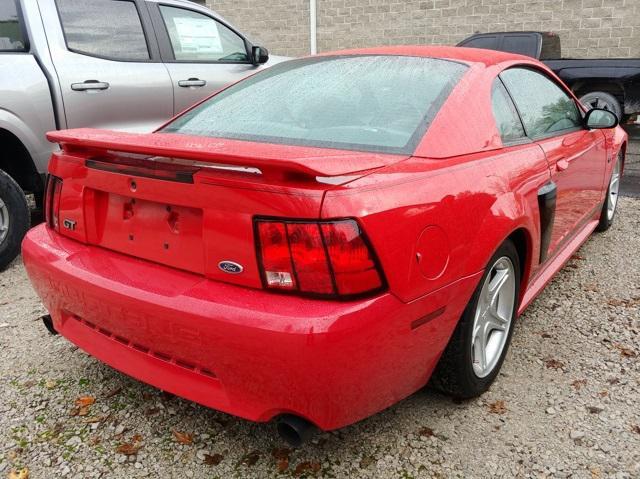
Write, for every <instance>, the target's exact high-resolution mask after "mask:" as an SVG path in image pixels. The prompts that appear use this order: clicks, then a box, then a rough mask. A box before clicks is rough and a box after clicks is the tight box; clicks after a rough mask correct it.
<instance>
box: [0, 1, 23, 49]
mask: <svg viewBox="0 0 640 479" xmlns="http://www.w3.org/2000/svg"><path fill="white" fill-rule="evenodd" d="M25 48H26V40H25V38H24V35H23V29H22V25H21V23H20V18H19V16H18V8H17V5H16V3H15V1H14V0H2V1H0V52H23V51H25Z"/></svg>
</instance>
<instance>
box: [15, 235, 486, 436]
mask: <svg viewBox="0 0 640 479" xmlns="http://www.w3.org/2000/svg"><path fill="white" fill-rule="evenodd" d="M23 259H24V263H25V266H26V269H27V272H28V274H29V277H30V279H31V281H32V283H33V285H34V287H35V289H36V291H37V292H38V294H39V295H40V297H41V298H42V300H43V302H44V304H45V306H46V307H47V309H48V310H49V312H50V314H51V316H52V318H53V322H54V326H55V328H56V330H57V331H58V332H59V333H60V334H62V335H63V336H65V337H66V338H67V339H68V340H70V341H71V342H73V343H75V344H76V345H78V346H79V347H80V348H82V349H83V350H85V351H87V352H88V353H89V354H91V355H93V356H95V357H96V358H98V359H100V360H101V361H103V362H105V363H107V364H109V365H110V366H112V367H114V368H115V369H118V370H120V371H122V372H124V373H126V374H128V375H130V376H132V377H134V378H137V379H139V380H141V381H144V382H146V383H149V384H151V385H153V386H156V387H158V388H161V389H163V390H166V391H169V392H172V393H174V394H176V395H179V396H182V397H184V398H187V399H190V400H193V401H196V402H198V403H200V404H203V405H205V406H208V407H211V408H214V409H218V410H221V411H224V412H227V413H230V414H234V415H237V416H241V417H243V418H246V419H249V420H253V421H268V420H270V419H271V418H272V417H274V416H277V415H278V414H281V413H292V414H297V415H300V416H302V417H305V418H306V419H308V420H310V421H311V422H313V423H315V424H316V425H318V426H319V427H320V428H321V429H325V430H329V429H335V428H339V427H342V426H345V425H347V424H350V423H352V422H355V421H357V420H360V419H363V418H365V417H367V416H369V415H371V414H374V413H376V412H378V411H380V410H382V409H384V408H386V407H388V406H390V405H391V404H393V403H395V402H397V401H399V400H400V399H402V398H404V397H406V396H407V395H409V394H411V393H412V392H414V391H416V390H417V389H419V388H420V387H422V386H423V385H424V384H426V382H427V380H428V379H429V376H430V374H431V371H432V369H433V367H434V366H435V364H436V362H437V360H438V358H439V356H440V354H441V352H442V350H443V348H444V346H445V345H446V343H447V341H448V338H449V336H450V335H451V332H452V331H453V328H454V327H455V324H456V322H457V319H458V318H459V317H460V315H461V312H462V310H463V309H464V306H465V305H466V302H467V301H468V299H469V297H470V296H471V293H472V291H473V289H474V287H475V285H476V283H477V281H478V275H474V276H471V277H468V278H465V279H462V280H460V281H458V282H456V283H453V284H452V285H450V286H448V287H446V288H443V289H441V290H439V291H436V292H434V293H432V294H430V295H428V296H425V297H423V298H421V299H419V300H417V301H414V302H412V303H409V304H405V303H402V302H401V301H399V300H398V299H397V298H396V297H395V296H394V295H392V294H390V293H386V294H382V295H379V296H377V297H375V298H370V299H364V300H359V301H352V302H334V301H321V300H314V299H307V298H297V297H292V296H286V295H279V294H272V293H268V292H265V291H260V290H253V289H248V288H243V287H238V286H233V285H228V284H224V283H220V282H214V281H210V280H207V279H205V278H203V277H201V276H198V275H193V274H189V273H184V272H181V271H178V270H175V269H172V268H168V267H165V266H162V265H157V264H153V263H149V262H146V261H143V260H139V259H135V258H131V257H128V256H125V255H121V254H117V253H113V252H110V251H107V250H104V249H101V248H97V247H91V246H87V245H83V244H81V243H78V242H76V241H73V240H69V239H67V238H64V237H62V236H60V235H58V234H56V233H54V232H52V231H51V230H49V229H48V228H47V227H46V226H45V225H40V226H38V227H36V228H34V229H32V230H31V231H30V232H29V233H28V234H27V236H26V238H25V240H24V243H23Z"/></svg>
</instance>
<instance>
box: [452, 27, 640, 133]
mask: <svg viewBox="0 0 640 479" xmlns="http://www.w3.org/2000/svg"><path fill="white" fill-rule="evenodd" d="M457 46H459V47H471V48H486V49H488V50H500V51H503V52H510V53H519V54H521V55H527V56H530V57H534V58H537V59H539V60H541V61H542V62H543V63H545V64H546V65H547V66H548V67H549V68H551V69H552V70H553V71H554V72H555V74H556V75H558V76H559V77H560V78H561V79H562V81H564V82H565V83H566V84H567V85H568V86H569V87H570V88H571V90H573V92H574V93H575V94H576V96H578V98H579V99H580V101H581V102H582V103H584V104H585V105H587V106H590V107H592V108H603V109H606V110H609V111H611V112H613V113H615V114H616V115H617V116H618V118H619V119H620V120H621V121H625V120H626V119H627V118H628V117H629V116H631V115H635V114H638V113H640V58H610V59H600V58H598V59H595V58H594V59H572V58H562V49H561V44H560V36H558V35H557V34H555V33H552V32H496V33H477V34H475V35H472V36H470V37H469V38H466V39H464V40H463V41H461V42H460V43H458V45H457Z"/></svg>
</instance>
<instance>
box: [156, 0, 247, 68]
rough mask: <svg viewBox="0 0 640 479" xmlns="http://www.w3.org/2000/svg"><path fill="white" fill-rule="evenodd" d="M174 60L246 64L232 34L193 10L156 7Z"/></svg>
mask: <svg viewBox="0 0 640 479" xmlns="http://www.w3.org/2000/svg"><path fill="white" fill-rule="evenodd" d="M160 13H161V14H162V19H163V21H164V24H165V26H166V27H167V32H168V33H169V39H170V40H171V47H172V48H173V55H174V58H175V59H176V60H177V61H186V62H232V63H238V62H242V63H247V62H248V61H249V58H248V56H247V47H246V45H245V42H244V39H243V38H242V37H241V36H240V35H238V34H237V33H236V32H234V31H233V30H231V29H230V28H228V27H226V26H225V25H223V24H221V23H220V22H217V21H215V20H214V19H213V18H211V17H209V16H207V15H203V14H201V13H198V12H194V11H193V10H187V9H184V8H177V7H169V6H166V5H160Z"/></svg>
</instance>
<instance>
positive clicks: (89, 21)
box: [56, 0, 150, 61]
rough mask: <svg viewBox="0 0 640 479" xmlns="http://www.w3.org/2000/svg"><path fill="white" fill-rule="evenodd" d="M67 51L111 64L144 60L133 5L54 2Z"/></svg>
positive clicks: (107, 0) (115, 0)
mask: <svg viewBox="0 0 640 479" xmlns="http://www.w3.org/2000/svg"><path fill="white" fill-rule="evenodd" d="M56 2H57V5H58V12H59V13H60V20H61V22H62V29H63V30H64V36H65V39H66V42H67V47H68V48H69V49H70V50H72V51H75V52H77V53H84V54H87V55H92V56H97V57H105V58H109V59H113V60H129V61H136V60H148V59H149V58H150V57H149V49H148V47H147V41H146V39H145V36H144V30H143V29H142V23H141V21H140V15H139V14H138V9H137V8H136V4H135V3H134V2H132V1H123V0H56Z"/></svg>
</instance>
